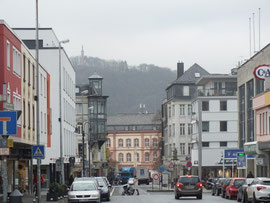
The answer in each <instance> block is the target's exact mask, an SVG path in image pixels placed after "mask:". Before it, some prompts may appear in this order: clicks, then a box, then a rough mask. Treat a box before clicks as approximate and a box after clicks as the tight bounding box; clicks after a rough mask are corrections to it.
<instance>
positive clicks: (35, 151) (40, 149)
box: [32, 145, 45, 159]
mask: <svg viewBox="0 0 270 203" xmlns="http://www.w3.org/2000/svg"><path fill="white" fill-rule="evenodd" d="M32 157H33V159H44V158H45V151H44V145H33V146H32Z"/></svg>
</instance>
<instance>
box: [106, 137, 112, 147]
mask: <svg viewBox="0 0 270 203" xmlns="http://www.w3.org/2000/svg"><path fill="white" fill-rule="evenodd" d="M106 146H107V147H111V139H107V142H106Z"/></svg>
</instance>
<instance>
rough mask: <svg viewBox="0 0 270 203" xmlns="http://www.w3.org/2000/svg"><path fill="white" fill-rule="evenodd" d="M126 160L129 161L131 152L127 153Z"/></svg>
mask: <svg viewBox="0 0 270 203" xmlns="http://www.w3.org/2000/svg"><path fill="white" fill-rule="evenodd" d="M127 162H131V154H130V153H127Z"/></svg>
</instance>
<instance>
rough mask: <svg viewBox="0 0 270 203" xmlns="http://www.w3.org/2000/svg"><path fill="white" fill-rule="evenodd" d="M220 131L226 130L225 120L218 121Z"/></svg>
mask: <svg viewBox="0 0 270 203" xmlns="http://www.w3.org/2000/svg"><path fill="white" fill-rule="evenodd" d="M220 131H222V132H226V131H227V121H220Z"/></svg>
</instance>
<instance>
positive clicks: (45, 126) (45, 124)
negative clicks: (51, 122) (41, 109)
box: [29, 104, 47, 134]
mask: <svg viewBox="0 0 270 203" xmlns="http://www.w3.org/2000/svg"><path fill="white" fill-rule="evenodd" d="M29 109H30V104H29ZM29 111H30V110H29ZM29 123H30V122H29ZM29 127H30V124H29ZM44 133H45V134H47V116H46V113H44Z"/></svg>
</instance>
